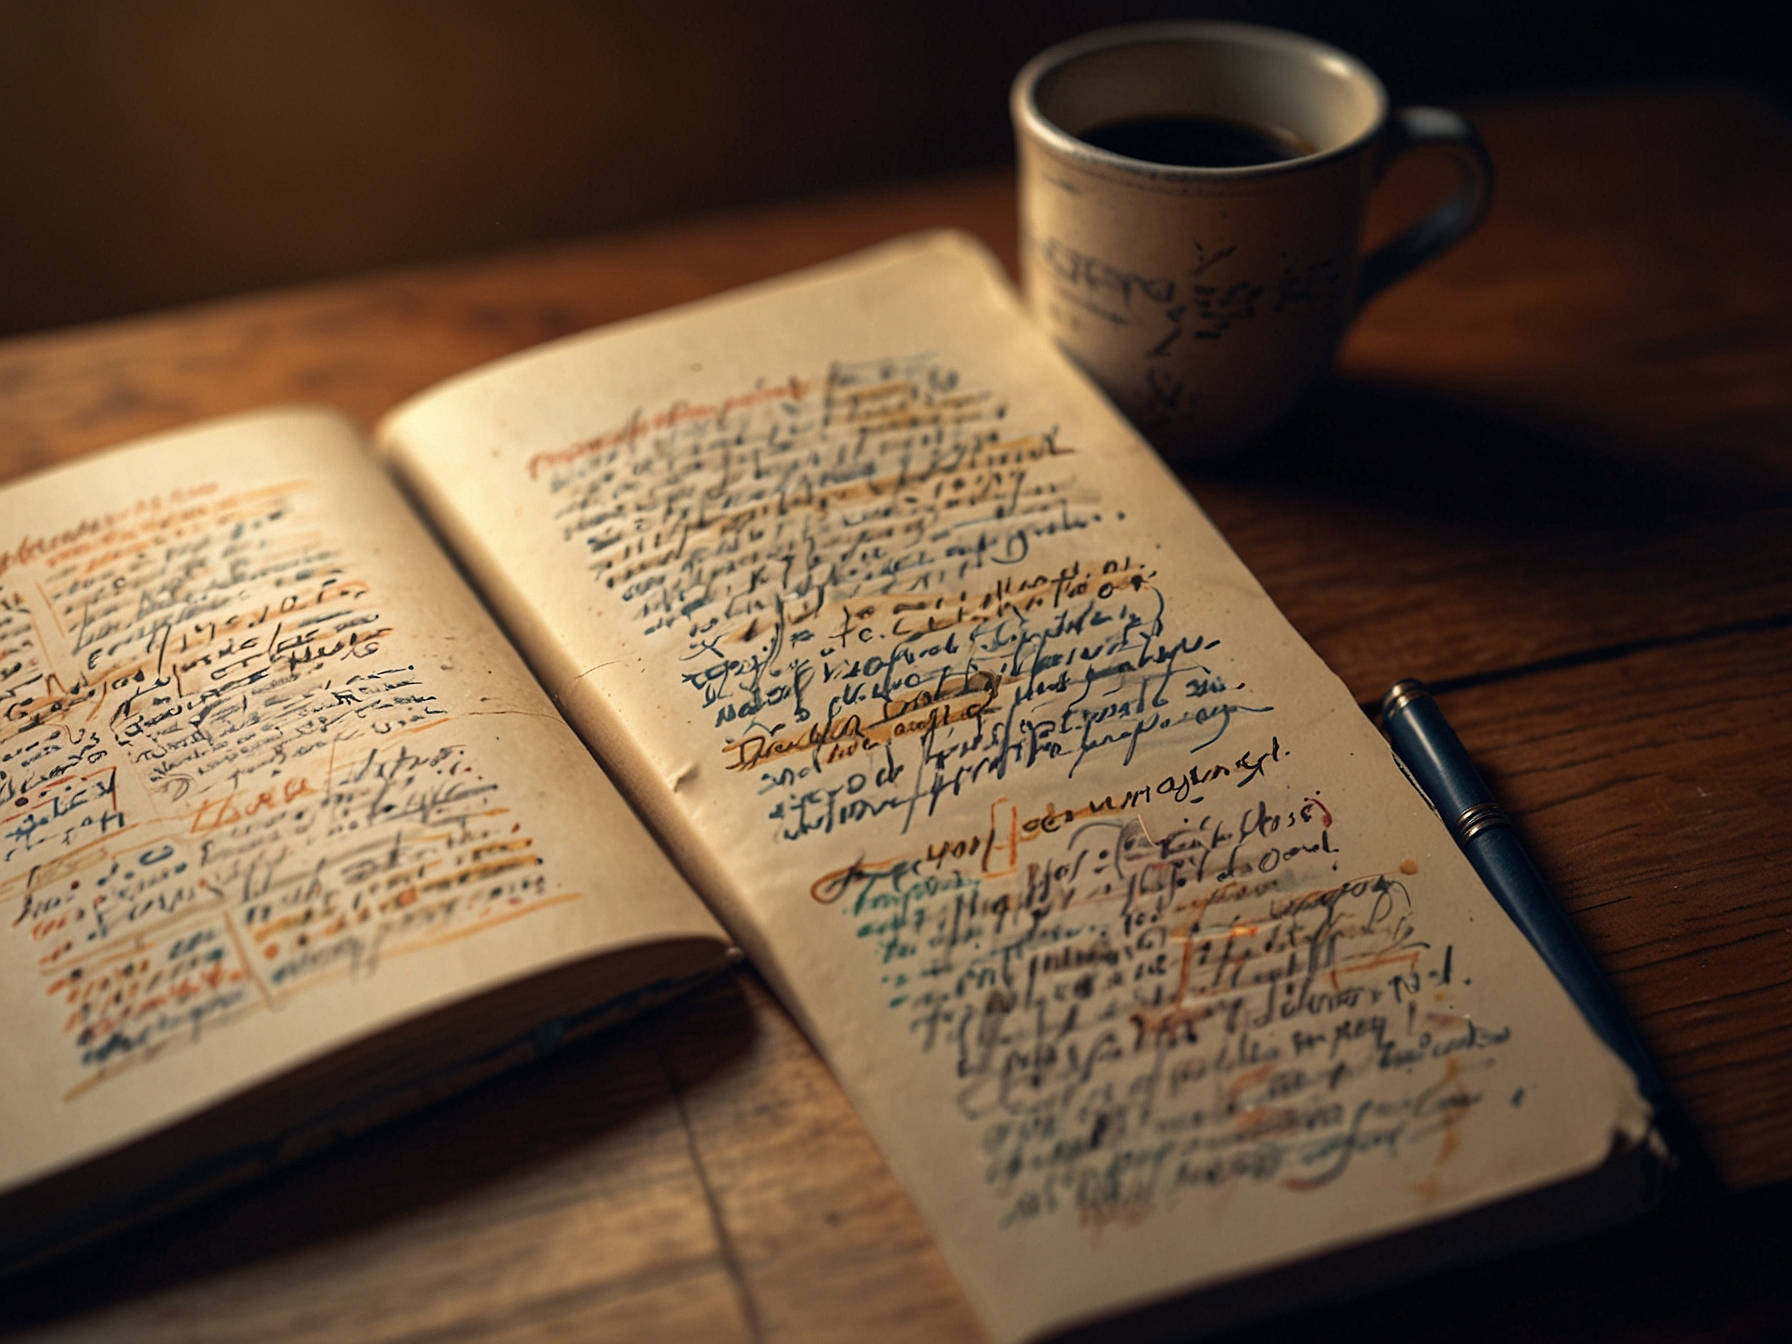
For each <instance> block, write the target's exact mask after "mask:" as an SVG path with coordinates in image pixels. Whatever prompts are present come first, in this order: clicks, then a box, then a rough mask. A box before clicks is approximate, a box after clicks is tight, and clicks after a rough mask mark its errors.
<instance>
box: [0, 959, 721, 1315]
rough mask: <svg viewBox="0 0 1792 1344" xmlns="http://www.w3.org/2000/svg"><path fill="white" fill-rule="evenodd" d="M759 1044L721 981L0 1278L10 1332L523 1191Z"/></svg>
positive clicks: (0, 1305) (668, 1105)
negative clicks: (503, 1189)
mask: <svg viewBox="0 0 1792 1344" xmlns="http://www.w3.org/2000/svg"><path fill="white" fill-rule="evenodd" d="M754 1030H755V1028H754V1020H753V1014H752V1011H751V1009H750V1007H749V1006H748V1004H747V1001H746V998H745V996H744V994H743V992H742V989H741V986H740V982H739V979H738V978H737V977H736V976H733V975H727V976H723V977H721V978H719V979H717V980H715V981H713V982H711V983H710V984H708V985H706V986H704V987H702V988H700V989H698V990H696V991H694V992H692V993H690V994H688V995H686V996H685V997H684V998H681V999H679V1000H678V1001H676V1002H674V1003H671V1004H668V1005H666V1006H664V1007H662V1008H659V1009H657V1010H655V1011H653V1012H650V1013H647V1014H645V1015H643V1016H641V1017H639V1018H636V1019H634V1020H633V1021H630V1022H627V1023H624V1024H623V1025H621V1026H619V1027H616V1028H612V1029H610V1030H608V1031H604V1032H600V1033H598V1034H597V1035H595V1036H592V1037H588V1038H586V1039H583V1040H580V1041H576V1042H573V1043H571V1044H568V1045H566V1046H563V1047H562V1048H561V1049H559V1050H557V1051H555V1052H554V1053H553V1054H551V1055H549V1056H547V1057H546V1058H544V1059H541V1060H538V1061H535V1062H534V1063H531V1064H528V1065H525V1066H523V1067H520V1068H516V1069H513V1070H511V1071H510V1072H508V1073H505V1074H502V1075H500V1076H499V1077H497V1078H494V1079H491V1080H489V1081H487V1082H485V1083H481V1084H479V1085H478V1086H475V1087H473V1088H471V1089H469V1090H467V1091H465V1092H462V1093H460V1094H458V1095H456V1096H454V1097H451V1098H449V1099H447V1100H445V1101H443V1102H440V1103H437V1104H435V1105H433V1106H430V1107H429V1108H427V1109H425V1110H423V1111H419V1112H415V1113H413V1114H411V1115H407V1116H404V1117H402V1118H400V1119H397V1120H393V1121H390V1122H388V1123H386V1124H383V1125H381V1126H379V1127H378V1128H376V1129H373V1130H371V1131H369V1132H368V1133H365V1134H362V1135H359V1136H357V1137H355V1138H352V1139H349V1140H347V1141H345V1142H342V1143H339V1144H337V1145H336V1146H334V1147H331V1148H329V1149H327V1150H325V1151H324V1152H322V1153H319V1154H318V1155H316V1156H314V1157H309V1158H306V1159H304V1160H302V1161H299V1162H296V1163H294V1164H293V1165H291V1166H287V1167H283V1168H281V1169H279V1170H277V1171H275V1172H273V1173H272V1174H271V1175H269V1176H266V1177H264V1178H261V1179H259V1180H256V1181H254V1182H253V1183H252V1184H249V1185H246V1186H241V1187H238V1188H235V1189H232V1190H229V1191H227V1192H225V1193H223V1194H220V1195H217V1196H215V1197H213V1198H210V1199H208V1200H206V1201H205V1202H203V1203H201V1204H197V1205H194V1206H193V1207H190V1208H187V1209H184V1210H182V1211H180V1212H178V1213H176V1214H174V1215H171V1216H169V1217H166V1218H162V1219H159V1220H156V1221H154V1222H151V1223H147V1224H144V1225H141V1226H137V1227H133V1228H131V1229H129V1230H127V1231H125V1232H122V1233H120V1234H118V1235H116V1236H112V1237H109V1238H107V1239H105V1240H104V1241H101V1242H98V1243H95V1244H93V1245H91V1246H87V1247H84V1248H82V1249H81V1250H79V1251H76V1252H73V1253H71V1254H69V1255H67V1256H65V1257H63V1258H61V1259H58V1260H56V1261H53V1262H51V1263H50V1264H48V1265H45V1266H43V1267H41V1268H39V1269H36V1270H33V1271H31V1272H28V1273H24V1274H21V1275H19V1276H18V1277H17V1278H14V1279H0V1330H8V1331H10V1330H16V1329H21V1328H24V1327H27V1326H31V1325H38V1324H42V1323H44V1322H46V1321H50V1320H53V1319H55V1318H58V1317H62V1316H68V1315H72V1314H75V1313H77V1312H85V1311H91V1310H94V1309H97V1308H100V1307H104V1306H108V1305H111V1304H113V1303H116V1302H120V1301H123V1300H125V1299H127V1298H131V1297H135V1296H139V1295H142V1294H147V1293H150V1292H155V1291H161V1290H164V1289H167V1288H169V1287H171V1286H173V1285H175V1284H178V1283H181V1282H184V1281H187V1280H191V1279H196V1278H200V1277H203V1276H208V1275H212V1274H218V1273H222V1272H224V1271H227V1270H230V1269H233V1268H236V1267H240V1266H244V1265H248V1264H252V1263H254V1262H257V1261H262V1260H269V1259H274V1258H277V1257H283V1256H288V1255H293V1254H296V1253H300V1252H303V1251H304V1250H306V1249H307V1248H308V1247H312V1246H314V1245H320V1244H323V1243H327V1242H334V1241H337V1240H339V1239H341V1238H344V1237H347V1236H351V1235H353V1234H356V1233H360V1232H364V1231H367V1230H370V1229H373V1228H376V1227H379V1226H381V1225H384V1224H389V1223H393V1222H398V1221H401V1220H405V1219H409V1218H413V1217H417V1216H419V1215H425V1214H428V1213H429V1212H431V1211H439V1210H442V1209H444V1208H445V1207H446V1206H448V1205H450V1204H452V1203H453V1202H455V1201H457V1200H460V1199H462V1198H464V1197H466V1196H468V1195H471V1194H473V1193H474V1192H476V1191H478V1190H479V1189H480V1188H481V1187H487V1186H491V1185H495V1184H499V1183H502V1182H505V1181H510V1180H515V1179H519V1178H525V1179H526V1178H527V1176H528V1175H529V1173H530V1172H531V1170H532V1169H537V1170H539V1169H546V1168H551V1167H553V1166H555V1165H556V1164H558V1163H563V1162H566V1161H567V1160H569V1159H571V1158H573V1157H574V1156H575V1155H576V1154H577V1152H578V1150H579V1149H581V1148H583V1147H586V1146H589V1145H593V1144H597V1143H601V1142H602V1141H603V1140H604V1139H605V1137H606V1136H607V1135H610V1134H613V1133H615V1132H616V1131H619V1130H621V1129H622V1128H623V1127H625V1126H627V1125H630V1124H631V1123H635V1122H638V1121H640V1120H642V1119H644V1118H647V1117H650V1116H652V1115H653V1114H654V1113H656V1112H665V1111H669V1110H674V1109H675V1108H676V1100H675V1096H676V1094H677V1093H680V1092H682V1091H684V1090H685V1089H687V1088H689V1087H691V1086H693V1085H696V1084H698V1083H700V1082H701V1081H702V1080H703V1079H705V1078H707V1077H709V1076H711V1075H713V1074H715V1073H717V1072H719V1071H720V1070H722V1069H723V1068H725V1067H726V1066H727V1065H728V1064H729V1063H730V1062H731V1061H733V1060H735V1059H738V1058H740V1057H741V1056H742V1055H744V1054H745V1053H746V1051H747V1050H748V1048H749V1047H750V1046H751V1043H752V1039H753V1034H754Z"/></svg>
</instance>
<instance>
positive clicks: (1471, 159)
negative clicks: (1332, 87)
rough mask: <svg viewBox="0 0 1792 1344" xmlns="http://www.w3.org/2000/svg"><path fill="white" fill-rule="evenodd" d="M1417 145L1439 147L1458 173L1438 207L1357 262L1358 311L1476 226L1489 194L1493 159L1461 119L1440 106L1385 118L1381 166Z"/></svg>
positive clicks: (1412, 109) (1412, 110)
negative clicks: (1458, 181) (1455, 184)
mask: <svg viewBox="0 0 1792 1344" xmlns="http://www.w3.org/2000/svg"><path fill="white" fill-rule="evenodd" d="M1420 145H1442V146H1443V147H1444V148H1445V149H1447V150H1448V151H1449V153H1450V157H1451V158H1452V159H1454V160H1455V161H1456V166H1457V167H1458V168H1460V169H1461V170H1462V182H1461V185H1459V186H1458V187H1457V188H1456V190H1455V191H1453V192H1451V193H1450V195H1449V196H1448V198H1446V199H1445V201H1444V203H1443V204H1442V205H1440V206H1438V207H1437V209H1435V210H1433V211H1432V212H1431V213H1430V214H1428V215H1426V216H1425V218H1423V219H1421V220H1420V221H1419V222H1418V223H1417V224H1414V225H1413V226H1412V227H1411V228H1410V229H1408V230H1406V232H1405V233H1402V234H1400V235H1399V236H1398V237H1397V238H1391V239H1389V240H1388V241H1387V242H1385V243H1383V244H1382V245H1381V246H1380V247H1378V248H1376V249H1375V250H1374V251H1373V252H1371V253H1370V254H1369V255H1368V256H1366V257H1364V258H1363V265H1362V270H1361V271H1360V272H1359V273H1358V280H1357V299H1356V304H1357V307H1358V308H1361V307H1362V306H1363V305H1364V304H1366V303H1368V302H1369V300H1370V299H1372V298H1374V297H1375V296H1376V295H1377V294H1379V293H1381V291H1382V290H1384V289H1386V288H1387V287H1388V286H1389V285H1391V284H1393V283H1394V281H1396V280H1399V279H1400V278H1402V277H1403V276H1406V275H1408V274H1410V273H1411V272H1412V271H1414V270H1416V269H1417V268H1418V267H1420V266H1423V265H1424V264H1425V263H1426V262H1428V261H1430V260H1431V259H1432V258H1433V257H1435V256H1437V255H1438V254H1439V253H1441V252H1444V251H1446V250H1447V249H1449V248H1451V247H1453V246H1454V245H1455V244H1456V243H1457V242H1458V241H1459V240H1460V239H1461V238H1462V236H1463V235H1464V234H1466V233H1467V232H1468V231H1469V230H1470V229H1472V228H1474V227H1475V225H1477V224H1479V223H1480V222H1481V217H1482V216H1483V215H1485V214H1486V213H1487V205H1488V202H1489V200H1490V199H1491V197H1492V195H1493V160H1492V159H1491V158H1489V157H1488V155H1487V147H1486V146H1485V145H1483V144H1482V143H1481V137H1480V136H1479V135H1477V134H1475V128H1474V127H1473V126H1471V125H1469V123H1468V119H1467V118H1466V117H1462V116H1458V115H1457V114H1456V113H1454V112H1451V111H1449V110H1448V109H1446V108H1441V107H1403V108H1401V109H1400V110H1399V111H1397V112H1395V113H1394V114H1393V116H1392V117H1390V118H1389V119H1388V129H1387V141H1386V143H1385V146H1384V147H1383V150H1382V155H1383V157H1382V167H1383V168H1384V169H1385V168H1386V166H1387V165H1388V164H1389V163H1391V162H1393V160H1394V159H1395V158H1397V157H1398V156H1400V155H1402V154H1404V153H1406V152H1407V151H1408V150H1411V149H1417V148H1418V147H1419V146H1420Z"/></svg>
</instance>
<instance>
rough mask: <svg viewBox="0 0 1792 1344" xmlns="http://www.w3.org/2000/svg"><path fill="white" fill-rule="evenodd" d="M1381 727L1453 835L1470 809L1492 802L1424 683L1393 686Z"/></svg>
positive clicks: (1383, 708)
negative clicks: (1459, 822) (1421, 784)
mask: <svg viewBox="0 0 1792 1344" xmlns="http://www.w3.org/2000/svg"><path fill="white" fill-rule="evenodd" d="M1381 725H1382V728H1383V730H1384V731H1385V732H1386V733H1387V735H1388V740H1389V741H1390V742H1392V743H1393V744H1394V750H1395V751H1396V752H1397V753H1399V756H1400V759H1401V760H1403V761H1405V762H1406V764H1407V766H1408V768H1410V769H1411V770H1412V772H1413V773H1414V774H1415V775H1417V776H1418V778H1419V780H1420V781H1421V782H1422V783H1423V784H1424V786H1425V791H1426V793H1428V794H1429V795H1430V796H1431V804H1432V806H1433V807H1435V808H1437V810H1438V812H1439V813H1441V814H1442V816H1443V819H1444V824H1445V825H1447V826H1449V827H1450V829H1451V830H1452V831H1454V830H1455V829H1456V826H1457V823H1458V821H1459V820H1460V819H1461V817H1462V815H1463V814H1464V813H1465V812H1467V811H1469V809H1471V808H1476V807H1486V806H1489V805H1490V804H1492V803H1493V794H1492V792H1490V791H1489V789H1488V787H1487V785H1486V784H1485V783H1484V782H1483V781H1482V779H1481V776H1480V774H1479V773H1478V772H1477V771H1476V770H1475V767H1474V765H1473V764H1472V763H1471V762H1470V761H1469V758H1468V752H1467V751H1465V750H1464V749H1463V746H1462V740H1461V739H1460V738H1458V737H1457V736H1456V730H1455V729H1453V728H1451V727H1450V724H1449V721H1448V720H1447V719H1445V718H1444V716H1443V713H1442V711H1440V710H1439V709H1438V707H1437V706H1436V704H1434V703H1433V702H1432V699H1431V692H1429V691H1427V690H1426V689H1425V686H1424V683H1423V682H1418V681H1398V682H1395V683H1394V685H1393V688H1392V689H1391V690H1389V691H1388V693H1387V694H1386V695H1385V696H1383V697H1382V701H1381Z"/></svg>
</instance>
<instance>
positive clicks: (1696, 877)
mask: <svg viewBox="0 0 1792 1344" xmlns="http://www.w3.org/2000/svg"><path fill="white" fill-rule="evenodd" d="M1788 669H1792V630H1778V631H1771V632H1762V633H1758V634H1750V635H1742V636H1733V637H1730V638H1728V639H1721V640H1712V641H1709V642H1707V643H1703V644H1700V645H1698V646H1696V647H1691V648H1675V649H1658V650H1653V651H1649V652H1646V653H1639V654H1637V655H1635V656H1632V657H1629V658H1625V659H1622V660H1618V661H1615V662H1612V663H1603V664H1599V665H1594V666H1586V667H1579V668H1572V669H1566V670H1562V671H1558V672H1553V673H1549V674H1545V675H1539V676H1533V677H1526V678H1522V679H1518V680H1514V681H1510V682H1505V683H1501V684H1499V685H1495V686H1486V687H1481V688H1478V689H1475V690H1470V691H1464V692H1461V693H1458V694H1454V695H1445V696H1442V697H1440V699H1439V703H1440V704H1441V705H1442V706H1443V708H1444V710H1445V712H1446V713H1447V714H1448V715H1449V716H1450V720H1451V723H1452V724H1453V725H1454V726H1455V727H1456V729H1457V731H1458V732H1459V733H1460V734H1461V736H1462V739H1463V742H1464V743H1465V744H1466V745H1467V746H1468V748H1469V750H1470V752H1471V753H1472V754H1473V755H1474V757H1475V761H1476V764H1477V766H1478V767H1479V768H1480V769H1481V770H1482V771H1483V773H1484V775H1485V776H1486V778H1487V780H1488V783H1489V784H1490V785H1491V786H1492V788H1493V789H1494V791H1495V793H1496V794H1497V795H1498V796H1499V797H1500V799H1501V801H1502V802H1503V803H1504V804H1505V805H1506V806H1507V807H1508V808H1509V809H1510V810H1511V811H1512V812H1513V813H1514V814H1515V815H1516V816H1518V817H1519V818H1520V829H1521V831H1522V833H1523V835H1524V836H1525V839H1526V841H1527V844H1528V846H1529V848H1530V850H1531V853H1532V856H1533V858H1535V859H1536V861H1537V864H1538V866H1539V867H1540V868H1541V869H1542V870H1543V872H1544V875H1545V876H1546V877H1547V878H1549V880H1550V882H1551V884H1552V886H1553V887H1554V889H1555V891H1556V894H1557V896H1558V897H1559V899H1560V900H1561V901H1562V902H1563V904H1564V905H1566V906H1567V908H1568V910H1569V911H1570V913H1571V914H1572V915H1573V916H1574V917H1575V919H1576V921H1577V923H1578V924H1579V926H1580V928H1581V931H1582V934H1583V935H1584V937H1585V938H1586V940H1587V944H1588V946H1589V947H1590V948H1591V949H1592V950H1593V952H1594V954H1595V955H1596V956H1597V957H1598V958H1599V961H1600V962H1601V964H1602V965H1603V966H1604V967H1605V968H1606V970H1607V973H1608V974H1609V975H1610V976H1611V977H1612V980H1613V982H1614V984H1615V985H1616V987H1617V989H1618V991H1619V994H1620V995H1621V996H1622V997H1623V998H1624V1000H1625V1002H1626V1004H1627V1006H1628V1007H1629V1008H1630V1011H1631V1015H1632V1017H1633V1018H1634V1019H1635V1020H1636V1022H1637V1025H1638V1027H1639V1028H1640V1029H1641V1031H1642V1033H1643V1036H1644V1039H1645V1040H1646V1041H1647V1043H1648V1045H1649V1047H1650V1049H1651V1051H1652V1052H1653V1053H1654V1055H1655V1057H1656V1059H1657V1061H1658V1062H1659V1063H1660V1065H1661V1067H1662V1070H1663V1072H1664V1074H1665V1075H1666V1077H1667V1080H1668V1084H1669V1086H1670V1088H1672V1090H1673V1091H1674V1093H1675V1095H1676V1097H1677V1098H1678V1099H1679V1100H1680V1102H1681V1103H1682V1104H1683V1105H1684V1106H1685V1108H1686V1109H1687V1110H1688V1111H1689V1112H1690V1114H1691V1116H1692V1118H1693V1120H1694V1121H1695V1122H1696V1124H1697V1126H1698V1129H1699V1132H1700V1134H1701V1136H1702V1138H1703V1140H1704V1142H1705V1144H1706V1146H1707V1148H1708V1149H1709V1150H1710V1155H1711V1156H1712V1157H1713V1158H1714V1159H1715V1160H1716V1162H1717V1165H1718V1168H1719V1170H1720V1171H1721V1172H1722V1173H1723V1174H1724V1176H1725V1177H1726V1178H1727V1179H1728V1180H1729V1181H1731V1182H1732V1183H1733V1184H1737V1185H1755V1184H1762V1183H1766V1182H1772V1181H1786V1180H1788V1179H1792V1143H1789V1142H1788V1139H1789V1138H1792V1126H1789V1125H1788V1116H1789V1115H1792V1068H1788V1067H1787V1063H1786V1061H1787V1060H1788V1059H1792V882H1789V881H1788V875H1792V827H1789V826H1788V825H1787V824H1786V818H1787V815H1788V813H1789V812H1792V770H1788V769H1787V765H1786V763H1787V761H1788V760H1792V695H1788V694H1787V692H1788V690H1789V689H1792V685H1789V683H1792V677H1789V675H1788Z"/></svg>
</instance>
